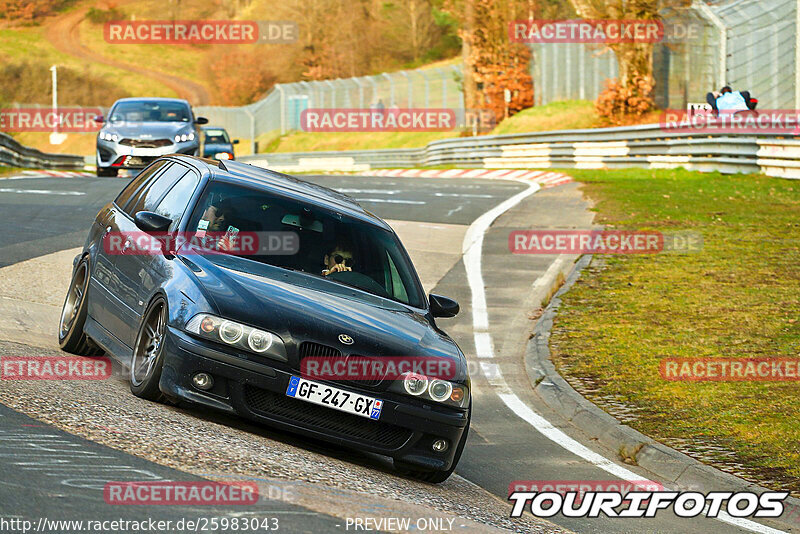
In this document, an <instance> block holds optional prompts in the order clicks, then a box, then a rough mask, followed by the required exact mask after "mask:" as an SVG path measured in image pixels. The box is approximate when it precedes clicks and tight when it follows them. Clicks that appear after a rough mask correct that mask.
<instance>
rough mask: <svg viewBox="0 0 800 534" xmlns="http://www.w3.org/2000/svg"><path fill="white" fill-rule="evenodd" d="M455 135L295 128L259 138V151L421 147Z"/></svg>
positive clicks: (448, 133)
mask: <svg viewBox="0 0 800 534" xmlns="http://www.w3.org/2000/svg"><path fill="white" fill-rule="evenodd" d="M451 137H458V132H332V133H331V132H326V133H318V132H317V133H311V132H295V133H291V134H287V135H284V136H282V137H281V136H279V137H277V138H276V137H274V136H272V137H271V138H270V139H269V140H267V142H266V143H263V146H262V143H261V142H259V152H312V151H316V150H322V151H324V150H373V149H380V148H422V147H424V146H425V145H427V144H428V143H430V142H431V141H435V140H437V139H448V138H451Z"/></svg>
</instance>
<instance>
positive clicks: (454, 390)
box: [389, 373, 469, 408]
mask: <svg viewBox="0 0 800 534" xmlns="http://www.w3.org/2000/svg"><path fill="white" fill-rule="evenodd" d="M389 389H391V390H393V391H396V392H398V393H405V394H406V395H412V396H414V397H419V398H422V399H427V400H432V401H435V402H437V403H441V404H445V405H448V406H456V407H458V408H464V407H466V406H468V405H469V390H468V388H467V386H465V385H462V384H455V383H453V382H450V381H448V380H441V379H439V378H429V377H427V376H425V375H421V374H419V373H404V374H403V375H402V376H401V377H400V378H399V379H398V380H396V381H395V382H394V384H392V386H391V387H390V388H389Z"/></svg>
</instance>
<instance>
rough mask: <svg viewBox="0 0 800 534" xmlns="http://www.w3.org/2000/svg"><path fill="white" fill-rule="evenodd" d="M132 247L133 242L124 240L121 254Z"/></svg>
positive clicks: (129, 239) (128, 239)
mask: <svg viewBox="0 0 800 534" xmlns="http://www.w3.org/2000/svg"><path fill="white" fill-rule="evenodd" d="M132 246H133V240H132V239H131V238H130V237H129V238H127V239H126V240H125V244H124V245H122V253H123V254H124V253H125V251H126V250H128V249H130V248H131V247H132Z"/></svg>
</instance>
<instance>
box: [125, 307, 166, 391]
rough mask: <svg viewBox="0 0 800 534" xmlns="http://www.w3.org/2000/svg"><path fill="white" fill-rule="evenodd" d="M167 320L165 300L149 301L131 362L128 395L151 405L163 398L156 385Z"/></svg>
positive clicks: (161, 361) (162, 353)
mask: <svg viewBox="0 0 800 534" xmlns="http://www.w3.org/2000/svg"><path fill="white" fill-rule="evenodd" d="M167 317H168V315H167V301H166V300H165V299H164V297H158V298H156V299H155V300H153V302H151V303H150V306H148V307H147V311H146V312H145V314H144V318H143V319H142V323H141V324H140V325H139V333H138V334H137V335H136V343H135V344H134V348H133V358H132V359H131V366H130V383H131V393H133V394H134V395H136V396H137V397H140V398H142V399H147V400H150V401H154V402H162V401H164V400H165V398H166V397H165V396H164V394H163V393H162V392H161V390H160V389H159V388H158V382H159V380H161V369H162V368H163V366H164V337H165V334H166V331H167Z"/></svg>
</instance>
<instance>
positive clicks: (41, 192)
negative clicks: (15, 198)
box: [0, 187, 86, 196]
mask: <svg viewBox="0 0 800 534" xmlns="http://www.w3.org/2000/svg"><path fill="white" fill-rule="evenodd" d="M0 193H18V194H24V195H64V196H82V195H85V194H86V193H84V192H82V191H50V190H49V189H10V188H8V187H4V188H2V189H0Z"/></svg>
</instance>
